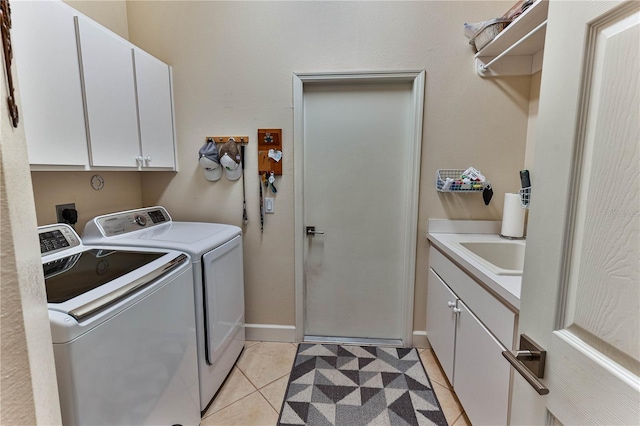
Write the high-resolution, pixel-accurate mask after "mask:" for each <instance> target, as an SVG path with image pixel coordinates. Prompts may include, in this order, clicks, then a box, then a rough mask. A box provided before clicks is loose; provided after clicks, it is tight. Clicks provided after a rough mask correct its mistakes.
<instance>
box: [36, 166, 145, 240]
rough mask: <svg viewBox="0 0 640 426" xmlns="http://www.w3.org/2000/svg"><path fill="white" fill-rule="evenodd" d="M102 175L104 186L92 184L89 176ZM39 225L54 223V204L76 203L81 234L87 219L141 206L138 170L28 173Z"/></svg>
mask: <svg viewBox="0 0 640 426" xmlns="http://www.w3.org/2000/svg"><path fill="white" fill-rule="evenodd" d="M95 174H98V175H100V176H102V177H103V178H104V188H102V189H101V190H99V191H96V190H95V189H93V188H92V187H91V176H93V175H95ZM31 179H32V180H33V194H34V196H35V200H36V213H37V217H38V225H39V226H40V225H47V224H50V223H56V222H57V220H56V204H67V203H75V204H76V210H78V223H77V224H76V226H75V228H76V231H78V233H82V230H83V229H84V225H85V224H86V223H87V221H89V220H91V219H93V218H94V217H96V216H98V215H101V214H105V213H111V212H116V211H121V210H130V209H135V208H139V207H142V192H141V187H140V173H139V172H31Z"/></svg>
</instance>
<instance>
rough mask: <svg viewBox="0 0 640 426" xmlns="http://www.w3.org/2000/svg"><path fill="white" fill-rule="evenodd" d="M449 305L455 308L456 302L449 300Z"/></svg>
mask: <svg viewBox="0 0 640 426" xmlns="http://www.w3.org/2000/svg"><path fill="white" fill-rule="evenodd" d="M447 306H448V307H450V308H453V307H454V306H456V302H452V301H451V300H449V301H448V302H447Z"/></svg>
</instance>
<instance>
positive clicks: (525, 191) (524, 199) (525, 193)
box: [520, 186, 531, 209]
mask: <svg viewBox="0 0 640 426" xmlns="http://www.w3.org/2000/svg"><path fill="white" fill-rule="evenodd" d="M530 204H531V187H530V186H528V187H526V188H520V205H521V206H522V208H525V209H528V208H529V205H530Z"/></svg>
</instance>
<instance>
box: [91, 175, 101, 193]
mask: <svg viewBox="0 0 640 426" xmlns="http://www.w3.org/2000/svg"><path fill="white" fill-rule="evenodd" d="M91 187H92V188H93V189H95V190H96V191H100V190H101V189H102V188H104V178H103V177H102V176H100V175H93V176H91Z"/></svg>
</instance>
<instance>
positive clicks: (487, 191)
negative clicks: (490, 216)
mask: <svg viewBox="0 0 640 426" xmlns="http://www.w3.org/2000/svg"><path fill="white" fill-rule="evenodd" d="M492 197H493V189H492V188H491V185H487V186H486V187H485V188H484V190H483V191H482V199H483V200H484V205H485V206H488V205H489V203H490V202H491V198H492Z"/></svg>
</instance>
